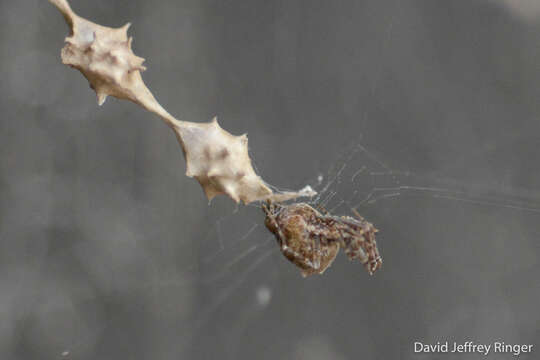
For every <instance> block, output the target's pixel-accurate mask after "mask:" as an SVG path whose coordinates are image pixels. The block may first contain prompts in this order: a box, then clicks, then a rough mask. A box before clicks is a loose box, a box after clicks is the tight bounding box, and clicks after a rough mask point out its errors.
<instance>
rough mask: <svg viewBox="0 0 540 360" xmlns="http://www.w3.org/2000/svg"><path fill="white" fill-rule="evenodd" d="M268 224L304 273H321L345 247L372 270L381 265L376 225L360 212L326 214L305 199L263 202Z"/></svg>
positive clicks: (286, 255)
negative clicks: (358, 213) (354, 216)
mask: <svg viewBox="0 0 540 360" xmlns="http://www.w3.org/2000/svg"><path fill="white" fill-rule="evenodd" d="M263 210H264V212H265V214H266V219H265V225H266V227H267V228H268V230H270V231H271V232H272V233H273V234H274V235H275V236H276V239H277V241H278V244H279V245H280V250H281V252H282V253H283V255H284V256H285V257H286V258H287V259H288V260H289V261H291V262H292V263H294V264H295V265H296V266H298V267H299V268H300V270H301V272H302V275H303V276H308V275H312V274H322V273H323V272H324V271H325V270H326V269H327V268H328V267H329V266H330V265H331V264H332V262H333V261H334V259H335V257H336V255H337V253H338V252H339V248H340V247H343V248H344V249H345V253H346V254H347V256H348V257H349V259H350V260H353V259H358V260H360V262H361V263H362V264H364V266H365V268H366V270H367V271H368V272H369V273H370V274H373V273H374V272H375V271H376V270H377V269H378V268H380V267H381V265H382V259H381V257H380V255H379V250H378V249H377V243H376V241H375V233H376V232H377V229H375V227H374V226H373V225H372V224H371V223H370V222H368V221H366V220H364V219H363V218H362V217H360V216H359V215H358V217H359V218H358V219H355V218H352V217H349V216H333V215H329V214H326V215H323V214H321V213H320V212H319V211H317V210H315V209H314V208H312V207H311V206H310V205H308V204H306V203H296V204H291V205H282V204H268V205H263Z"/></svg>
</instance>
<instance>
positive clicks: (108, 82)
mask: <svg viewBox="0 0 540 360" xmlns="http://www.w3.org/2000/svg"><path fill="white" fill-rule="evenodd" d="M49 1H50V2H51V3H52V4H54V5H55V6H56V7H57V8H58V10H59V11H60V12H61V13H62V15H63V16H64V18H65V20H66V22H67V23H68V25H69V26H70V28H71V34H70V36H68V37H67V38H66V40H65V41H66V45H65V46H64V48H63V49H62V62H63V63H64V64H66V65H69V66H71V67H73V68H75V69H77V70H79V71H80V72H81V73H82V74H83V75H84V76H85V77H86V79H87V80H88V82H89V83H90V87H91V88H92V89H94V91H95V92H96V95H97V99H98V104H99V105H102V104H103V103H104V102H105V100H106V98H107V96H109V95H110V96H114V97H117V98H119V99H126V100H130V101H132V102H134V103H136V104H138V105H140V106H142V107H143V108H145V109H146V110H148V111H150V112H152V113H154V114H156V115H158V116H159V117H160V118H161V119H163V121H165V123H166V124H167V125H168V126H169V127H170V128H171V129H172V130H173V131H174V132H175V134H176V137H177V139H178V141H179V143H180V145H181V146H182V150H183V152H184V156H185V158H186V167H187V170H186V175H187V176H189V177H194V178H195V179H197V181H199V183H200V184H201V186H202V188H203V190H204V192H205V194H206V196H207V197H208V199H212V198H213V197H215V196H216V195H219V194H226V195H228V196H229V197H231V198H232V199H233V200H234V201H236V202H239V201H242V202H244V203H250V202H253V201H260V200H270V201H276V202H280V201H285V200H289V199H293V198H296V197H300V196H313V195H315V192H314V191H313V190H312V189H311V188H310V187H309V186H307V187H305V188H304V189H302V190H300V191H298V192H282V193H274V192H273V191H272V190H271V189H270V187H269V186H268V185H267V184H266V183H265V182H264V181H263V180H262V179H261V178H260V177H259V176H258V175H257V174H256V173H255V171H254V170H253V167H252V165H251V160H250V158H249V154H248V144H247V136H246V135H245V134H244V135H241V136H234V135H232V134H230V133H229V132H227V131H225V130H223V129H222V128H221V127H220V126H219V124H218V122H217V119H216V118H214V119H213V120H212V121H210V122H209V123H193V122H188V121H181V120H178V119H176V118H175V117H173V116H172V115H171V114H169V113H168V112H167V111H166V110H165V109H164V108H163V107H162V106H161V105H160V104H159V103H158V102H157V100H156V99H155V97H154V96H153V95H152V93H151V92H150V90H149V89H148V88H147V87H146V85H145V84H144V82H143V80H142V77H141V71H144V70H145V69H146V68H145V67H144V66H143V65H142V63H143V62H144V59H143V58H141V57H138V56H136V55H135V54H134V53H133V51H132V50H131V43H132V40H133V39H132V38H131V37H130V38H128V36H127V30H128V28H129V26H130V24H129V23H128V24H126V25H124V26H122V27H120V28H110V27H106V26H102V25H98V24H95V23H93V22H91V21H89V20H86V19H84V18H82V17H80V16H78V15H77V14H75V13H74V12H73V10H72V9H71V7H70V6H69V3H68V2H67V1H66V0H49Z"/></svg>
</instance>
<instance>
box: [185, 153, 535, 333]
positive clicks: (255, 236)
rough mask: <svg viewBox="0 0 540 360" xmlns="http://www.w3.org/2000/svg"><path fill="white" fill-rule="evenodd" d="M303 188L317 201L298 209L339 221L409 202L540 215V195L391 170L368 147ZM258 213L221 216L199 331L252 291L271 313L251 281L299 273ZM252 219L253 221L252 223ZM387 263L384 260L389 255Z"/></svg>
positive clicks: (268, 294) (204, 264)
mask: <svg viewBox="0 0 540 360" xmlns="http://www.w3.org/2000/svg"><path fill="white" fill-rule="evenodd" d="M303 183H305V184H307V185H309V186H311V187H312V188H313V189H315V190H316V191H317V195H316V196H314V197H313V198H308V199H298V200H296V201H297V202H299V201H302V202H307V203H309V204H310V205H312V206H313V207H315V208H317V207H318V208H323V209H325V210H327V211H328V212H330V213H331V214H335V215H348V216H354V215H353V214H352V212H351V211H352V209H356V210H357V211H358V212H359V213H360V214H362V215H363V216H365V217H366V218H367V219H368V220H370V217H369V214H371V213H373V212H376V210H377V209H380V208H385V207H389V206H393V205H395V204H396V203H398V202H400V201H407V200H408V199H411V198H417V199H432V200H434V201H439V202H440V203H441V204H442V205H443V206H444V204H455V203H458V204H462V205H464V206H473V207H475V208H480V209H483V208H485V209H499V210H507V211H511V212H526V213H532V214H535V213H539V212H540V201H535V200H538V199H539V196H538V194H537V193H536V192H534V191H524V190H521V191H519V190H516V189H512V190H505V189H503V188H501V187H496V186H490V185H488V184H471V183H466V182H460V181H458V180H456V179H452V178H448V177H446V178H445V177H436V176H433V175H423V174H416V173H414V172H411V171H407V170H398V169H393V168H391V167H390V166H389V165H388V164H386V163H385V162H384V161H382V160H380V159H379V158H378V157H377V156H376V155H375V154H373V153H372V152H371V151H370V150H368V149H367V148H366V146H365V145H364V144H363V143H362V142H356V143H353V144H351V145H350V146H346V147H345V148H344V149H343V150H342V152H341V154H339V155H338V156H337V159H336V161H335V162H333V163H332V165H331V166H330V167H329V168H328V169H327V170H325V171H323V172H319V173H316V174H314V175H313V176H311V177H310V178H308V179H307V181H304V182H303ZM274 190H275V191H279V190H280V189H277V188H274ZM281 191H291V190H289V189H285V190H284V189H281ZM292 202H294V201H292ZM259 207H260V206H259V205H258V204H250V205H248V206H241V207H238V206H236V207H234V209H233V208H231V210H230V211H229V213H228V214H227V215H224V216H223V215H218V213H217V212H216V215H215V216H216V217H217V219H216V220H215V221H214V224H213V226H212V227H211V228H210V229H209V230H208V231H207V233H206V236H205V238H204V240H203V241H202V244H204V247H205V250H204V251H202V252H203V253H206V254H207V255H205V256H204V257H203V258H202V259H201V262H200V271H202V273H203V276H202V278H201V280H200V283H199V285H201V286H203V287H207V288H208V289H211V291H210V292H211V293H212V294H213V295H212V296H210V297H209V298H210V299H211V300H210V301H209V302H208V303H205V304H204V305H203V306H202V308H203V309H204V310H203V311H202V312H201V313H200V314H199V316H198V319H197V321H196V324H197V325H196V326H195V329H202V328H204V327H205V326H208V325H209V323H210V322H211V321H212V318H213V316H215V315H216V314H217V313H220V312H221V311H226V310H225V309H226V308H227V307H228V306H233V302H234V301H235V300H232V298H236V292H237V291H239V290H241V289H242V288H244V290H245V289H246V288H251V291H252V293H253V297H252V299H251V303H252V306H253V308H251V309H250V311H255V310H254V309H257V310H261V308H264V307H265V306H268V305H269V304H270V302H271V298H272V288H273V284H272V283H258V280H257V279H254V278H253V277H257V276H259V275H260V274H256V275H252V274H253V273H254V271H257V270H260V271H262V272H274V273H275V272H280V271H283V270H285V269H287V271H288V272H292V273H294V272H298V271H297V269H296V268H295V267H294V266H293V265H292V264H290V263H288V262H287V261H286V260H285V259H284V258H283V256H282V254H281V253H280V251H279V248H278V246H277V245H276V241H275V238H274V235H272V234H270V233H269V232H268V231H267V230H266V228H265V227H264V225H263V221H262V219H263V215H262V214H259V212H260V209H259ZM254 210H255V211H254ZM253 214H255V217H253ZM246 218H249V219H250V220H249V221H246V220H245V219H246ZM231 229H236V233H233V234H231ZM382 233H383V234H384V228H383V229H382ZM382 241H383V246H384V240H382ZM216 243H217V244H218V245H217V246H216ZM216 248H217V250H216ZM210 249H213V250H210ZM382 256H383V258H384V253H383V254H382ZM358 266H359V265H358ZM383 267H384V264H383ZM359 268H361V267H360V266H359ZM329 271H332V269H330V270H329ZM298 276H299V275H298ZM325 276H326V274H325ZM250 278H251V279H250ZM216 289H219V290H217V291H216Z"/></svg>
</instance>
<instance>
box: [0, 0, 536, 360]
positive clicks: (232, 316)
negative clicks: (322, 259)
mask: <svg viewBox="0 0 540 360" xmlns="http://www.w3.org/2000/svg"><path fill="white" fill-rule="evenodd" d="M71 5H72V7H73V9H74V10H75V11H76V12H77V13H78V14H79V15H81V16H83V17H85V18H88V19H90V20H92V21H95V22H97V23H99V24H103V25H108V26H121V25H123V24H124V23H126V22H128V21H130V22H132V23H133V26H132V27H131V29H130V34H131V35H133V36H134V38H135V40H134V44H133V45H134V51H135V53H136V54H137V55H139V56H142V57H145V58H146V59H147V62H146V66H147V67H148V70H147V71H146V72H145V73H144V74H143V78H144V80H145V82H146V83H147V85H148V87H149V88H150V89H151V90H152V91H153V93H154V95H156V97H157V99H158V100H159V101H160V102H161V103H162V105H163V106H164V107H165V108H166V109H167V110H168V111H169V112H171V113H172V114H174V115H175V116H177V117H178V118H180V119H183V120H189V121H208V120H210V119H211V118H212V117H213V116H214V115H218V116H219V119H220V123H221V124H222V126H223V128H225V129H227V130H228V131H230V132H232V133H233V134H241V133H244V132H248V133H249V139H250V152H251V155H252V158H253V161H254V164H255V165H256V167H257V169H258V172H259V174H260V175H261V176H262V177H263V178H264V179H265V180H266V181H268V182H269V183H271V184H273V185H276V186H277V187H279V188H281V189H285V188H289V189H299V188H301V187H303V186H304V185H306V184H310V185H312V186H313V187H315V188H316V189H317V190H319V191H322V194H321V196H320V198H318V199H314V201H315V200H317V201H318V202H323V203H324V204H325V205H326V207H327V208H328V209H331V210H333V212H334V213H337V214H349V215H350V214H351V211H350V207H351V206H357V207H358V210H359V212H360V213H361V214H362V215H363V216H365V217H366V218H367V219H369V220H370V221H372V222H373V223H374V224H375V225H376V226H377V228H379V229H380V233H379V234H378V235H379V236H378V242H379V248H380V251H381V254H382V256H383V259H384V264H383V267H382V269H381V270H379V271H378V272H377V273H376V274H375V275H374V276H372V277H370V276H369V275H368V274H367V273H366V271H365V270H364V269H363V267H362V266H361V265H360V264H358V263H349V262H348V261H347V260H346V257H345V256H344V255H343V254H342V255H341V256H340V257H338V259H337V261H336V262H335V264H334V265H333V266H332V267H331V268H330V269H329V270H328V271H327V272H326V273H325V274H324V275H323V276H313V277H310V278H308V279H303V278H302V277H301V276H300V274H299V271H298V270H297V269H296V268H295V267H294V266H293V265H292V264H290V263H288V262H287V261H286V260H285V258H284V257H283V256H282V255H281V253H280V252H279V250H278V248H277V246H276V244H275V241H274V240H273V238H272V237H271V235H270V233H269V232H267V231H266V230H265V228H264V226H263V225H262V224H263V214H262V212H261V211H260V209H258V208H257V207H256V206H236V205H235V204H234V203H233V202H232V201H230V200H229V199H227V198H224V197H220V198H216V199H215V200H214V201H213V202H212V203H211V204H210V205H208V202H207V200H206V199H205V197H204V195H203V192H202V190H201V189H200V187H199V185H198V184H197V183H196V181H194V180H193V179H190V178H187V177H186V176H184V171H185V163H184V160H183V157H182V154H181V149H180V147H179V145H178V143H177V141H176V139H175V137H174V135H173V133H172V132H171V131H170V130H169V129H168V128H167V127H166V126H165V125H164V124H163V123H162V122H161V121H160V120H159V119H158V118H157V117H156V116H154V115H151V114H149V113H147V112H145V111H144V110H142V109H141V108H139V107H137V106H135V105H134V104H132V103H130V102H126V101H119V100H116V99H113V98H109V99H108V100H107V102H106V103H105V104H104V105H103V106H102V107H98V106H97V104H96V99H95V94H94V93H93V92H92V91H91V89H90V88H89V87H88V84H87V82H86V80H85V79H84V78H83V77H82V76H81V74H80V73H78V72H77V71H75V70H72V69H69V68H67V67H65V66H64V65H62V64H61V61H60V49H61V48H62V46H63V39H64V37H65V36H66V35H67V32H68V28H67V26H66V24H65V23H64V20H63V18H62V17H61V16H60V14H59V13H58V11H57V10H56V9H55V8H54V7H53V6H52V5H50V4H49V3H48V2H47V1H44V0H39V1H38V0H30V1H2V3H1V5H0V46H1V51H0V75H1V81H0V92H1V97H0V107H1V114H2V115H1V119H0V358H1V359H6V360H11V359H24V360H31V359H40V360H41V359H217V358H220V359H309V360H318V359H430V358H439V357H438V356H433V355H431V356H430V355H419V354H415V353H414V351H413V343H414V341H421V342H424V343H436V342H437V341H450V342H452V341H465V340H467V341H475V342H477V343H492V342H493V341H504V342H506V343H517V344H535V346H536V347H538V346H540V344H539V343H538V339H539V338H540V325H539V323H540V312H539V310H538V304H539V300H540V285H539V281H538V277H539V275H540V271H539V270H540V264H539V256H540V241H539V235H540V167H539V159H540V135H539V133H540V105H539V104H540V102H539V100H538V99H539V98H540V2H538V1H537V0H521V1H519V0H469V1H446V0H445V1H442V0H436V1H434V0H423V1H421V0H416V1H412V0H411V1H409V0H406V1H404V0H384V1H382V0H369V1H366V0H361V1H337V2H336V1H319V0H316V1H313V0H309V1H308V0H304V1H296V0H293V1H291V0H287V1H285V0H277V1H262V0H252V1H222V0H213V1H211V0H174V1H172V0H163V1H161V0H158V1H140V0H130V1H126V0H122V1H119V0H115V1H111V0H98V1H76V0H73V1H72V2H71ZM539 351H540V349H538V348H536V353H533V354H532V355H522V356H520V359H536V358H538V356H540V355H539V354H540V352H539ZM447 357H448V358H459V359H476V358H479V355H472V354H468V355H459V356H455V357H452V356H447ZM510 357H511V356H510V355H508V354H505V355H504V356H501V355H493V354H492V355H490V356H489V358H490V359H499V358H500V359H508V358H510ZM445 358H446V357H445Z"/></svg>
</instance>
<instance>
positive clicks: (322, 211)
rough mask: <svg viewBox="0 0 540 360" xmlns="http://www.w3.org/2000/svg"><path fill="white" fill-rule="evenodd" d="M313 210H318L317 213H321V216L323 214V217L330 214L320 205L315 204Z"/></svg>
mask: <svg viewBox="0 0 540 360" xmlns="http://www.w3.org/2000/svg"><path fill="white" fill-rule="evenodd" d="M315 208H316V209H317V210H319V211H320V212H321V214H323V215H330V213H329V212H328V210H326V208H325V207H324V206H323V205H322V204H320V203H319V204H317V205H315Z"/></svg>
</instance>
